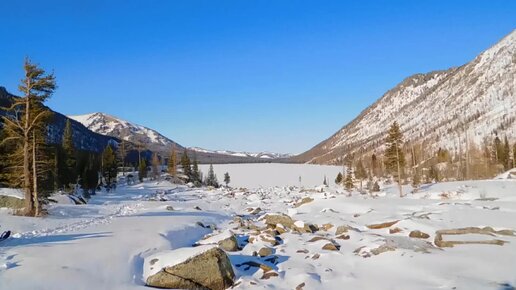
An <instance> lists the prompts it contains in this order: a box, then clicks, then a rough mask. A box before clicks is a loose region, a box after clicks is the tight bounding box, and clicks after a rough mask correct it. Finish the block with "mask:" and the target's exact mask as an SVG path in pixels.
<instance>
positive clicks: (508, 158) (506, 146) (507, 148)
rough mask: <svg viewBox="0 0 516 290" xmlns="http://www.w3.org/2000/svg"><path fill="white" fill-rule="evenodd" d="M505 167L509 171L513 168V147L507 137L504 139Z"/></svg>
mask: <svg viewBox="0 0 516 290" xmlns="http://www.w3.org/2000/svg"><path fill="white" fill-rule="evenodd" d="M502 161H503V167H504V169H505V170H509V168H510V167H511V147H510V145H509V140H508V139H507V136H505V138H504V144H503V160H502Z"/></svg>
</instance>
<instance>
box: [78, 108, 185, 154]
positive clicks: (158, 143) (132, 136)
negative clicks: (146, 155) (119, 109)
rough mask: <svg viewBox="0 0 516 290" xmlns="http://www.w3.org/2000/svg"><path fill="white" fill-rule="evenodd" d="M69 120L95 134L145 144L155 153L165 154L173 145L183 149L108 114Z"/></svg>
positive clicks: (174, 143)
mask: <svg viewBox="0 0 516 290" xmlns="http://www.w3.org/2000/svg"><path fill="white" fill-rule="evenodd" d="M69 118H71V119H74V120H76V121H78V122H80V123H82V124H83V125H84V126H86V128H88V129H90V130H92V131H93V132H96V133H99V134H102V135H107V136H113V137H117V138H120V139H122V140H126V141H130V142H133V143H136V144H143V145H145V147H147V148H149V149H151V150H153V151H160V152H165V151H168V150H170V148H171V147H172V146H173V145H176V146H178V148H181V147H182V146H180V145H179V144H177V143H176V142H174V141H172V140H171V139H169V138H167V137H165V136H163V135H161V134H160V133H159V132H157V131H155V130H152V129H149V128H147V127H145V126H141V125H138V124H134V123H131V122H129V121H126V120H123V119H120V118H118V117H115V116H112V115H109V114H106V113H102V112H95V113H89V114H84V115H76V116H69Z"/></svg>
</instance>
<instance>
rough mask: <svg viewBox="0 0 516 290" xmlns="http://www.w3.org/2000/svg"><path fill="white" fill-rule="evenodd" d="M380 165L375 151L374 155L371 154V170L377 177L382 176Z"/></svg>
mask: <svg viewBox="0 0 516 290" xmlns="http://www.w3.org/2000/svg"><path fill="white" fill-rule="evenodd" d="M378 167H379V166H378V158H377V157H376V154H374V153H373V155H371V171H372V173H373V175H374V176H376V177H379V176H380V173H379V168H378Z"/></svg>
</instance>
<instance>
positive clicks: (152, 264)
mask: <svg viewBox="0 0 516 290" xmlns="http://www.w3.org/2000/svg"><path fill="white" fill-rule="evenodd" d="M144 278H145V283H146V284H147V285H148V286H152V287H158V288H167V289H202V290H223V289H227V288H229V287H231V286H233V284H234V279H235V273H234V272H233V267H232V265H231V262H230V261H229V258H228V256H227V255H226V253H225V252H224V251H223V250H221V249H220V248H218V247H217V246H199V247H194V248H181V249H177V250H172V251H167V252H162V253H158V254H155V255H152V256H150V257H148V258H146V259H145V261H144Z"/></svg>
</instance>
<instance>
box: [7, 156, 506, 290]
mask: <svg viewBox="0 0 516 290" xmlns="http://www.w3.org/2000/svg"><path fill="white" fill-rule="evenodd" d="M263 166H271V165H267V164H264V165H263ZM278 166H279V165H278ZM309 168H313V167H309ZM321 168H322V167H321ZM216 170H217V169H216ZM306 170H309V169H306ZM228 171H229V170H228ZM237 172H240V171H238V170H235V171H234V172H230V174H231V175H232V178H233V176H235V177H234V178H235V179H237V176H238V173H237ZM280 172H285V171H280ZM289 172H290V171H289ZM321 172H322V175H324V174H325V173H326V171H324V170H323V171H321ZM321 172H320V173H321ZM278 174H279V173H278ZM297 174H298V173H295V174H294V175H293V176H295V175H297ZM335 174H336V173H335ZM287 175H288V174H287ZM331 176H332V178H331V179H330V177H329V173H328V178H329V179H330V180H332V179H333V178H334V175H333V174H332V175H331ZM221 177H222V176H221V175H220V173H219V179H220V178H221ZM253 177H256V178H260V176H255V175H254V174H253V176H251V177H249V180H251V179H252V178H253ZM316 179H317V180H319V184H320V183H322V179H321V178H320V177H318V178H316ZM281 180H285V182H286V183H287V184H288V183H289V182H288V181H287V180H288V178H282V179H281ZM314 180H315V179H314ZM296 181H297V180H294V182H293V184H294V185H295V183H296ZM307 181H308V180H307ZM314 182H316V181H314ZM235 183H236V180H235ZM246 186H247V187H249V188H252V186H250V185H249V184H247V185H246ZM404 189H405V192H409V187H408V186H407V187H405V188H404ZM306 197H310V199H305V201H306V202H307V203H305V204H302V205H300V203H299V201H300V200H301V199H302V198H306ZM311 199H313V200H311ZM296 204H297V205H296ZM258 207H259V208H260V209H261V211H259V210H257V209H256V208H258ZM253 211H254V212H253ZM258 212H259V213H258ZM273 213H284V214H288V215H289V216H290V217H291V218H292V219H293V220H295V221H297V222H296V223H295V224H296V225H297V226H299V227H301V226H303V225H309V224H314V225H317V226H318V227H319V230H317V231H315V232H313V233H302V234H301V233H297V232H296V231H290V230H287V231H286V232H285V233H282V234H280V235H278V236H277V239H278V241H279V242H278V244H277V245H275V246H272V245H271V244H268V243H267V242H265V241H264V240H261V239H260V235H262V236H263V235H268V234H269V233H270V231H266V230H264V229H263V227H264V226H265V225H264V222H265V217H266V216H265V215H266V214H273ZM197 222H202V223H203V224H204V225H216V227H217V230H216V232H221V233H223V235H226V233H227V232H228V230H232V231H233V232H234V233H236V234H238V238H239V241H240V242H241V243H242V246H243V249H242V250H241V251H238V252H228V255H229V257H230V260H231V262H232V264H233V268H234V269H235V273H236V274H237V277H236V279H237V283H238V285H237V286H235V287H234V288H235V289H296V287H298V286H299V285H303V283H304V286H303V287H302V288H299V289H304V290H306V289H512V288H503V287H504V286H503V284H504V283H507V284H508V285H512V286H515V285H516V270H515V269H516V237H514V236H508V235H501V234H498V233H494V234H492V235H479V234H469V235H454V236H452V235H450V236H448V235H446V236H444V240H446V241H449V240H453V241H457V240H460V241H471V240H491V239H498V240H503V241H506V242H507V243H505V244H504V245H502V246H500V245H487V244H466V245H455V246H454V247H452V248H439V247H437V246H436V245H435V244H434V238H435V236H436V231H437V230H443V229H453V228H465V227H486V226H489V227H492V228H493V230H496V231H498V230H515V229H516V180H514V179H512V180H511V179H493V180H484V181H465V182H449V183H440V184H433V185H423V186H422V188H421V190H420V191H419V192H418V193H416V194H408V195H407V196H406V197H404V198H400V197H398V194H397V188H396V187H395V186H392V185H391V186H385V187H384V188H382V191H381V192H380V193H378V195H377V196H374V197H372V196H367V195H360V194H358V193H356V192H354V193H353V194H352V195H351V196H348V194H347V193H346V192H344V191H342V190H341V189H338V188H336V187H331V188H322V190H320V189H319V188H318V190H315V189H310V188H308V185H306V187H305V188H302V189H300V188H298V187H286V186H283V187H264V188H256V189H249V190H243V189H242V190H240V189H233V190H231V189H220V190H207V189H189V188H186V187H183V186H179V187H178V186H176V185H173V184H170V183H168V182H159V183H158V182H155V181H154V182H153V181H149V182H145V183H143V184H137V185H133V186H120V187H119V188H118V189H117V191H116V192H110V193H106V192H102V193H99V194H98V195H96V196H94V197H93V198H92V199H91V201H90V203H89V204H87V205H71V204H65V203H63V204H54V205H51V206H49V215H48V216H47V217H44V218H27V217H18V216H12V215H10V214H9V210H7V209H0V230H6V229H10V230H12V231H13V237H12V238H10V239H8V240H6V241H4V242H1V243H0V289H52V290H54V289H56V290H59V289H76V290H80V289H145V288H146V287H145V286H144V280H143V277H144V276H143V275H144V259H145V258H148V257H151V256H154V255H159V253H160V252H163V251H164V252H165V253H167V251H168V250H173V249H180V248H189V247H191V245H192V244H194V243H196V242H198V241H199V240H200V239H201V238H202V237H203V236H204V235H206V234H209V233H211V232H212V230H211V229H209V228H208V227H201V226H199V225H198V224H197ZM385 222H391V223H394V224H393V225H391V226H389V227H385V228H379V229H372V228H375V226H371V225H375V224H376V225H377V224H381V223H385ZM242 224H245V225H246V226H242ZM323 225H324V226H323ZM368 225H369V226H370V227H368ZM254 226H256V227H257V228H258V230H256V229H254V230H253V229H250V228H254ZM339 226H345V228H346V230H345V232H344V233H343V234H339V235H337V234H336V229H337V227H339ZM377 227H379V226H377ZM398 230H399V232H397V231H398ZM413 230H419V231H421V232H424V233H427V234H428V235H429V238H426V239H418V238H410V237H409V233H410V232H411V231H413ZM258 232H259V233H258ZM246 240H249V243H247V242H246ZM328 243H332V244H334V245H335V246H336V248H338V249H337V250H334V251H332V250H327V249H322V248H323V247H324V246H325V245H326V244H328ZM264 246H269V247H270V248H271V249H272V252H273V254H272V256H268V257H263V258H260V257H257V256H253V252H255V251H258V250H259V249H260V248H262V247H264ZM184 252H185V253H189V252H191V251H189V250H186V249H185V250H184ZM176 253H178V252H176ZM179 253H181V252H179ZM274 256H275V257H274ZM176 259H178V258H177V257H176ZM245 261H255V262H258V263H263V264H265V265H268V266H269V267H271V268H272V271H273V272H274V273H277V276H270V277H268V279H266V278H265V277H264V276H263V274H264V273H263V270H262V269H259V268H256V267H244V266H242V263H244V262H245Z"/></svg>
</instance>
